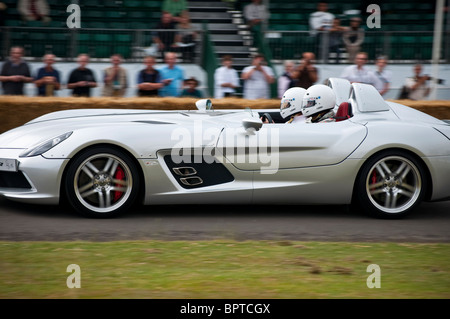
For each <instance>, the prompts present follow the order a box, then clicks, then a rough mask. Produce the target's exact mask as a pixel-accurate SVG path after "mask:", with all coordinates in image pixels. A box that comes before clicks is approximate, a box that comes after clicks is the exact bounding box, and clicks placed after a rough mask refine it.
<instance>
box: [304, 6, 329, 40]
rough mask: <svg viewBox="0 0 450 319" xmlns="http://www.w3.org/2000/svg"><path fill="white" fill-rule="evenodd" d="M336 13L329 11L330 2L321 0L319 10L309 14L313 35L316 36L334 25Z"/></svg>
mask: <svg viewBox="0 0 450 319" xmlns="http://www.w3.org/2000/svg"><path fill="white" fill-rule="evenodd" d="M333 19H334V15H333V14H332V13H330V12H328V4H327V3H326V2H324V1H320V2H319V3H318V4H317V11H316V12H313V13H311V15H310V16H309V29H310V34H311V35H312V36H316V35H317V33H318V32H319V31H327V30H329V29H330V28H331V26H332V25H333Z"/></svg>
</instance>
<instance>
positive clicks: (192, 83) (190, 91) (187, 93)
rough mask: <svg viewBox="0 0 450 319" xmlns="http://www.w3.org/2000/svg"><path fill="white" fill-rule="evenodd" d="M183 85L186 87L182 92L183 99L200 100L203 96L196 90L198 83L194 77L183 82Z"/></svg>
mask: <svg viewBox="0 0 450 319" xmlns="http://www.w3.org/2000/svg"><path fill="white" fill-rule="evenodd" d="M184 85H186V86H187V88H185V89H184V90H183V91H182V92H181V96H183V97H197V98H202V97H203V94H202V92H201V91H200V90H198V89H197V87H198V85H199V82H198V80H197V79H196V78H195V77H191V78H189V79H187V80H185V81H184Z"/></svg>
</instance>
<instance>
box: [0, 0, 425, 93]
mask: <svg viewBox="0 0 450 319" xmlns="http://www.w3.org/2000/svg"><path fill="white" fill-rule="evenodd" d="M18 11H19V12H20V13H21V14H22V17H23V19H24V20H41V21H48V20H49V19H50V18H49V17H48V13H49V8H48V5H47V4H46V1H45V0H20V1H19V2H18ZM161 12H162V14H161V20H160V21H159V23H158V24H157V25H156V26H155V31H154V32H153V33H152V42H153V43H154V44H155V45H156V46H157V51H158V54H161V57H163V59H164V62H165V65H164V66H163V67H161V68H159V69H156V68H155V67H154V66H155V64H156V58H155V56H150V55H149V56H145V57H144V58H143V63H144V65H145V68H143V69H142V70H140V71H139V72H138V74H137V75H136V77H137V78H136V79H137V88H136V95H137V96H161V97H166V96H175V97H177V96H194V97H202V96H203V94H202V92H201V91H200V90H199V89H198V86H199V81H198V80H197V79H195V78H193V77H190V78H185V74H184V70H183V68H181V67H180V66H179V65H177V54H176V52H178V53H180V52H181V53H182V56H183V61H184V62H193V58H194V52H195V50H194V48H195V44H196V41H197V40H198V32H197V31H196V30H195V28H194V27H193V25H192V24H191V22H190V15H189V11H188V7H187V1H186V0H164V1H163V2H162V6H161ZM243 13H244V17H245V21H246V23H247V24H248V25H249V27H250V29H251V30H252V31H253V32H259V31H260V30H261V26H262V25H264V24H265V23H267V22H268V19H269V17H270V12H269V11H268V9H267V7H266V6H265V5H264V4H263V3H262V1H261V0H252V1H251V3H250V4H247V5H245V7H244V10H243ZM309 25H310V35H311V36H312V37H316V38H317V44H318V45H317V47H318V48H320V49H319V52H318V53H319V55H320V54H322V52H323V51H322V50H324V48H323V47H321V45H322V44H323V42H322V37H323V36H324V35H326V36H327V41H328V46H329V47H328V52H334V53H335V56H336V59H335V62H336V63H339V61H340V54H341V49H342V47H343V46H344V47H345V50H346V52H347V56H348V60H349V61H354V64H353V65H350V66H348V67H346V68H345V69H344V71H343V72H342V74H341V75H340V77H342V78H345V79H348V80H349V81H350V82H360V83H368V84H372V85H374V86H375V87H376V88H377V90H378V91H379V92H380V94H381V95H385V94H386V93H387V92H388V91H389V89H390V83H391V81H392V73H391V72H390V71H389V70H387V69H386V65H387V62H388V59H387V57H385V56H381V57H379V58H377V60H376V69H375V70H372V69H371V68H369V67H367V66H366V63H367V61H368V55H367V53H365V52H361V46H362V44H363V41H364V29H363V28H362V27H361V19H360V18H359V17H352V18H351V19H350V25H349V26H343V25H341V19H340V18H339V17H336V16H334V15H333V14H332V13H330V12H328V6H327V3H326V2H324V1H320V2H318V4H317V11H315V12H313V13H311V15H310V18H309ZM323 31H326V32H325V33H324V32H323ZM23 54H24V50H23V48H22V47H19V46H14V47H12V48H11V50H10V57H9V59H8V60H7V61H6V62H5V63H3V65H2V68H1V73H0V82H1V84H2V88H3V94H7V95H23V94H24V85H25V84H26V83H30V82H33V83H34V84H35V85H36V94H37V95H39V96H54V95H56V94H57V93H56V92H57V91H58V90H60V89H61V87H62V82H63V81H62V79H61V75H60V72H59V71H58V70H56V69H55V68H54V63H55V55H53V54H51V53H49V54H46V55H45V56H44V57H43V63H44V66H43V67H41V68H39V70H38V71H37V72H36V74H35V75H34V76H32V75H31V70H30V67H29V65H28V64H27V63H26V62H25V61H24V60H23V59H22V56H23ZM315 59H316V55H315V53H313V52H304V53H303V54H302V59H301V60H300V61H299V63H298V64H296V63H295V61H293V60H289V61H285V64H284V68H285V69H284V72H283V74H282V75H280V76H279V77H278V79H277V78H276V77H275V73H274V71H273V70H272V68H271V67H269V66H268V65H267V62H266V61H265V57H264V56H263V55H261V54H256V55H254V56H253V57H252V63H251V65H249V66H247V67H245V68H244V69H243V70H242V72H241V77H239V75H238V72H237V71H236V70H235V69H234V68H233V57H232V56H231V55H225V56H223V57H222V66H221V67H219V68H218V69H217V70H216V71H215V74H214V81H215V83H214V85H215V89H214V92H215V93H214V94H215V97H216V98H222V97H229V96H236V95H237V91H238V89H239V88H240V87H241V86H243V87H242V92H243V97H244V98H246V99H259V98H270V96H271V92H270V86H271V84H273V83H275V82H277V85H278V92H277V94H278V97H281V96H282V94H283V92H285V91H286V90H287V89H289V88H292V87H302V88H308V87H310V86H312V85H313V84H315V83H316V82H317V81H318V79H319V76H318V73H319V71H318V68H317V67H316V66H315V65H314V61H315ZM122 62H123V61H122V56H121V55H119V54H113V55H112V56H111V66H110V67H108V68H106V69H105V70H104V72H103V78H102V79H101V81H100V82H102V83H101V84H103V89H102V95H103V96H114V97H123V96H125V93H126V91H127V89H128V86H129V85H128V83H129V80H128V74H127V70H126V69H125V68H123V67H122V66H121V63H122ZM77 63H78V67H77V68H76V69H74V70H72V71H71V72H70V74H69V77H68V79H67V82H66V87H67V88H68V89H70V90H71V93H72V95H73V96H84V97H89V96H91V89H92V88H95V87H97V86H99V84H98V82H99V81H97V79H96V78H95V74H94V72H93V71H92V70H91V69H89V68H88V67H87V65H88V63H89V55H87V54H80V55H79V56H78V57H77ZM421 71H422V67H421V65H416V66H415V68H414V72H415V75H414V76H413V77H411V78H408V79H407V81H406V82H405V85H404V91H405V92H406V93H405V92H404V95H403V97H407V98H411V99H418V98H424V97H426V96H427V95H428V94H429V91H430V89H429V87H428V85H427V80H428V79H426V78H425V76H421V75H420V73H421Z"/></svg>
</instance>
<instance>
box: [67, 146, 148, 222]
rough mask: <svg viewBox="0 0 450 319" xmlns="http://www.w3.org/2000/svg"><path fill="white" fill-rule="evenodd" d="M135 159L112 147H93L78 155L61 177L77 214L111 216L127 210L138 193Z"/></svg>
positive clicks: (97, 216) (99, 216)
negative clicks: (63, 178) (63, 176)
mask: <svg viewBox="0 0 450 319" xmlns="http://www.w3.org/2000/svg"><path fill="white" fill-rule="evenodd" d="M139 183H140V181H139V173H138V168H137V166H136V164H135V161H134V160H133V159H132V158H131V157H130V156H129V155H128V154H126V153H125V152H123V151H121V150H119V149H115V148H113V147H105V146H96V147H92V148H89V149H86V150H84V151H81V153H79V154H77V156H75V157H74V158H73V159H72V160H71V162H70V163H69V166H68V169H67V173H66V176H65V180H64V186H65V195H66V198H67V201H68V202H69V204H70V206H71V207H72V208H74V209H75V211H77V212H78V213H80V214H82V215H84V216H87V217H94V218H110V217H115V216H118V215H119V214H121V213H124V212H125V211H127V210H128V209H129V208H130V207H131V206H132V205H133V204H134V202H135V201H136V198H137V196H138V194H139Z"/></svg>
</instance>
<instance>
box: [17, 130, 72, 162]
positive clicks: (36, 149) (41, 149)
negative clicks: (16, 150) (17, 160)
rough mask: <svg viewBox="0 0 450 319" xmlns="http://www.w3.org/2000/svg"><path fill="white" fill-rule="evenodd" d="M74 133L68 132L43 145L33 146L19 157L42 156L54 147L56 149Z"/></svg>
mask: <svg viewBox="0 0 450 319" xmlns="http://www.w3.org/2000/svg"><path fill="white" fill-rule="evenodd" d="M72 133H73V132H67V133H64V134H61V135H59V136H56V137H53V138H51V139H49V140H47V141H45V142H43V143H40V144H38V145H35V146H32V147H30V148H29V149H27V150H25V151H24V152H23V153H22V154H20V155H19V157H32V156H37V155H41V154H43V153H45V152H47V151H48V150H50V149H51V148H52V147H55V146H56V145H58V144H59V143H61V142H62V141H64V140H66V139H67V138H68V137H69V136H70V135H72Z"/></svg>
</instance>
